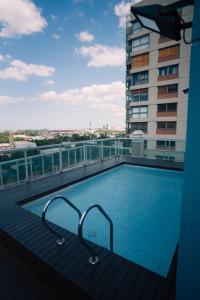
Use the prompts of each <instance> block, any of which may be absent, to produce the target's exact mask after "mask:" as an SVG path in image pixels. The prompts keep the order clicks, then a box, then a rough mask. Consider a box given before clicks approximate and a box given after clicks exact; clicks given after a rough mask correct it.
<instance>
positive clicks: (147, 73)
mask: <svg viewBox="0 0 200 300" xmlns="http://www.w3.org/2000/svg"><path fill="white" fill-rule="evenodd" d="M143 75H144V76H145V77H147V78H143V79H141V77H142V76H143ZM137 76H138V79H137V80H136V79H135V80H134V77H137ZM131 80H132V85H140V84H146V83H148V82H149V71H148V70H147V71H142V72H137V73H133V74H132V77H131Z"/></svg>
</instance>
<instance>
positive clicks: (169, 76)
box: [126, 0, 192, 159]
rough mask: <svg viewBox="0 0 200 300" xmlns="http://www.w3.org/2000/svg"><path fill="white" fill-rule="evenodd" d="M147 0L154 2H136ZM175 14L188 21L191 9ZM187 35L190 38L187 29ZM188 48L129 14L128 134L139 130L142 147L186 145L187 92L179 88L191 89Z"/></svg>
mask: <svg viewBox="0 0 200 300" xmlns="http://www.w3.org/2000/svg"><path fill="white" fill-rule="evenodd" d="M173 2H175V1H169V0H167V1H166V0H163V1H159V4H162V5H166V4H169V3H173ZM150 4H158V2H156V1H155V0H154V1H152V0H148V1H147V0H146V1H142V2H140V3H139V5H140V6H141V5H150ZM179 13H180V14H181V16H182V18H183V19H184V20H185V21H189V20H191V19H192V8H191V7H186V8H184V9H182V10H180V11H179ZM186 38H187V39H188V40H190V39H191V30H187V33H186ZM190 48H191V46H190V45H187V44H185V43H184V42H183V40H181V41H179V42H176V41H174V40H171V39H169V38H167V37H165V36H161V35H159V34H157V33H154V32H152V31H150V30H147V29H144V28H142V27H141V25H140V23H139V22H138V21H136V20H135V18H134V16H133V15H132V14H129V15H128V16H127V22H126V132H127V135H128V136H129V135H131V134H132V133H133V132H134V131H136V130H141V131H142V132H143V133H144V139H145V147H146V149H149V150H155V149H157V150H159V149H160V150H162V149H165V150H166V149H169V150H171V151H173V150H176V151H177V150H180V151H182V150H183V148H184V141H185V137H186V121H187V104H188V103H187V102H188V95H187V94H185V93H184V92H183V91H184V90H185V89H187V88H188V87H189V67H190ZM158 158H159V155H158ZM160 158H162V157H160ZM170 158H171V159H173V158H174V157H173V155H172V156H171V157H169V159H170Z"/></svg>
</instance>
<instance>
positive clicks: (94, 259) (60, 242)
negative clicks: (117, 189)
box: [42, 196, 113, 265]
mask: <svg viewBox="0 0 200 300" xmlns="http://www.w3.org/2000/svg"><path fill="white" fill-rule="evenodd" d="M58 199H62V200H63V201H64V202H65V203H66V204H68V205H69V206H70V207H71V208H73V209H74V210H75V211H76V212H77V214H78V216H79V224H78V238H79V240H80V242H81V243H82V244H83V245H84V246H85V247H86V248H87V249H88V250H90V251H91V256H90V257H89V263H90V264H92V265H95V264H96V263H97V262H98V261H99V258H98V256H97V254H96V250H95V248H94V247H92V246H91V243H89V242H87V241H86V240H85V239H84V238H83V224H84V221H85V219H86V216H87V215H88V213H89V212H90V211H91V210H92V209H94V208H97V209H98V210H99V211H100V213H101V214H102V215H103V216H104V217H105V218H106V219H107V221H108V223H109V225H110V251H111V252H113V222H112V220H111V218H110V217H109V216H108V214H107V213H106V212H105V210H104V209H103V208H102V207H101V206H100V205H99V204H93V205H91V206H89V207H88V208H87V209H86V211H85V212H83V214H81V211H80V210H79V209H78V208H77V207H76V206H75V205H74V204H73V203H72V202H71V201H70V200H69V199H67V198H66V197H64V196H56V197H54V198H53V199H51V200H49V201H48V202H47V204H46V205H45V207H44V209H43V212H42V222H43V224H44V226H45V227H47V228H48V229H49V230H50V231H51V232H53V233H54V234H55V235H57V236H58V239H57V240H56V243H57V244H58V245H59V246H62V245H63V244H64V242H65V238H64V237H63V236H62V235H61V234H60V233H58V232H57V231H56V230H55V229H53V228H52V227H51V226H50V225H49V224H48V223H47V220H46V212H47V210H48V208H49V206H50V205H51V203H52V202H55V201H56V200H58Z"/></svg>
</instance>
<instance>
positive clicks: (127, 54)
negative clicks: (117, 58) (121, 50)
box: [126, 51, 131, 60]
mask: <svg viewBox="0 0 200 300" xmlns="http://www.w3.org/2000/svg"><path fill="white" fill-rule="evenodd" d="M130 57H131V51H126V60H128V59H129V58H130Z"/></svg>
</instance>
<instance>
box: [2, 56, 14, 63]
mask: <svg viewBox="0 0 200 300" xmlns="http://www.w3.org/2000/svg"><path fill="white" fill-rule="evenodd" d="M11 58H12V57H11V55H9V54H6V55H3V54H0V62H7V61H9V60H10V59H11Z"/></svg>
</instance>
